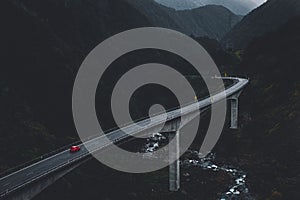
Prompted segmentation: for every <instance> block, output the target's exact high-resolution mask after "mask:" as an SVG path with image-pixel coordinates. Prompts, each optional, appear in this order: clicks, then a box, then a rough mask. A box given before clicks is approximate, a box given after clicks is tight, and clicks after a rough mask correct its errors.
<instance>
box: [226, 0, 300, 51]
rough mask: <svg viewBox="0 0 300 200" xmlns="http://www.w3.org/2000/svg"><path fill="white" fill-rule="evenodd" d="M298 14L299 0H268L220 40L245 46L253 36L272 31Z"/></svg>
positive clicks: (235, 45) (299, 13)
mask: <svg viewBox="0 0 300 200" xmlns="http://www.w3.org/2000/svg"><path fill="white" fill-rule="evenodd" d="M297 15H300V1H299V0H288V1H286V0H269V1H268V2H267V3H265V4H263V5H262V6H261V7H259V8H257V9H255V10H254V11H252V12H251V13H250V14H248V15H247V16H245V17H244V18H243V20H242V21H241V22H239V23H238V24H237V25H236V26H235V27H234V28H233V29H232V30H231V31H230V32H229V33H227V34H226V36H225V37H224V39H223V40H222V42H223V44H224V45H225V46H229V47H233V48H240V49H241V48H242V49H243V48H245V47H246V46H247V45H248V44H249V43H250V42H251V41H252V40H253V39H254V38H256V37H259V36H262V35H263V34H265V33H267V32H270V31H274V30H276V29H277V28H278V27H280V26H281V25H283V24H284V23H286V22H287V21H288V20H289V19H291V18H293V17H295V16H297Z"/></svg>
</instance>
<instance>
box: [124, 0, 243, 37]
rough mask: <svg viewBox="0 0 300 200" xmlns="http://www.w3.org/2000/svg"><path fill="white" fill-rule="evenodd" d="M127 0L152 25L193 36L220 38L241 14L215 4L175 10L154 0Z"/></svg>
mask: <svg viewBox="0 0 300 200" xmlns="http://www.w3.org/2000/svg"><path fill="white" fill-rule="evenodd" d="M127 2H128V3H129V4H131V5H132V6H133V7H135V8H136V9H137V10H139V11H140V12H141V13H142V14H144V15H145V17H146V18H147V19H148V20H149V21H150V22H151V23H152V24H153V25H155V26H157V27H163V28H169V29H173V30H177V31H180V32H182V33H185V34H187V35H193V36H195V37H204V36H207V37H209V38H211V39H216V40H220V39H222V38H223V37H224V36H225V34H226V33H228V32H229V31H230V30H231V29H232V27H234V25H236V24H237V23H238V22H239V21H240V20H241V19H242V16H239V15H235V14H234V13H232V12H231V11H230V10H229V9H227V8H225V7H223V6H217V5H208V6H203V7H199V8H195V9H192V10H180V11H176V10H175V9H172V8H168V7H166V6H163V5H160V4H159V3H156V2H155V1H154V0H143V1H141V0H127Z"/></svg>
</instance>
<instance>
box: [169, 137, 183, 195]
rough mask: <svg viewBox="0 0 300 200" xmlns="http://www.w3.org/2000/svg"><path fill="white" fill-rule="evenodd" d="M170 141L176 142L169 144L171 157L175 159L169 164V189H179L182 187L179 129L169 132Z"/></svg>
mask: <svg viewBox="0 0 300 200" xmlns="http://www.w3.org/2000/svg"><path fill="white" fill-rule="evenodd" d="M168 137H169V142H171V140H174V141H173V142H174V144H173V145H170V146H169V159H170V160H175V162H173V163H172V162H170V165H169V190H170V191H178V190H179V188H180V166H179V155H180V154H179V153H180V152H179V151H180V149H179V131H174V132H169V133H168Z"/></svg>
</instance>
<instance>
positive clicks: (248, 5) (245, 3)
mask: <svg viewBox="0 0 300 200" xmlns="http://www.w3.org/2000/svg"><path fill="white" fill-rule="evenodd" d="M155 1H156V2H158V3H160V4H162V5H165V6H167V7H170V8H174V9H176V10H187V9H194V8H198V7H202V6H206V5H220V6H224V7H226V8H228V9H229V10H231V11H232V12H234V13H235V14H237V15H246V14H248V13H249V12H250V11H251V10H253V9H254V8H256V7H257V6H258V5H257V3H255V2H253V1H251V0H155Z"/></svg>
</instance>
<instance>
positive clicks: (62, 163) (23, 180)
mask: <svg viewBox="0 0 300 200" xmlns="http://www.w3.org/2000/svg"><path fill="white" fill-rule="evenodd" d="M226 79H229V80H233V81H234V84H233V85H232V86H231V87H229V88H227V89H226V90H225V92H224V91H223V92H220V93H217V94H215V95H213V96H212V97H208V98H206V99H204V100H201V101H199V102H195V103H192V104H190V105H188V106H186V107H184V108H182V109H177V110H173V111H170V112H168V113H167V121H171V120H172V119H174V118H179V117H181V116H182V115H185V114H189V113H191V112H195V111H196V110H198V109H199V108H200V109H204V108H207V107H208V106H210V105H211V104H212V103H215V102H218V101H220V100H223V99H225V98H226V97H228V96H231V95H233V94H235V93H236V92H238V91H240V90H242V89H243V88H244V87H245V86H246V85H247V83H248V80H246V79H240V78H226ZM164 116H165V115H157V116H155V117H153V118H152V119H153V121H151V124H152V123H153V122H154V125H155V124H157V125H159V124H161V123H162V122H164V119H165V118H164ZM149 120H150V119H145V120H142V121H140V122H138V123H139V124H140V125H141V127H140V129H139V130H137V129H136V126H132V125H128V126H126V127H125V128H124V129H126V130H127V133H131V135H135V134H138V133H139V132H141V131H143V127H142V126H143V125H147V124H148V123H149V122H150V121H149ZM103 137H108V138H109V139H110V140H111V141H113V142H119V141H121V140H124V139H126V138H128V137H129V135H127V134H125V133H124V132H123V131H121V130H120V129H119V130H115V131H112V132H110V133H108V134H106V136H100V137H96V138H94V139H91V140H88V141H86V142H84V145H83V144H80V147H81V150H80V151H79V152H77V153H70V152H69V149H67V150H63V151H61V152H59V153H57V154H55V155H52V156H51V157H48V158H45V159H43V160H40V161H38V162H36V163H34V164H32V165H30V166H27V167H24V168H23V169H20V170H18V171H16V172H13V173H11V174H9V175H7V176H5V177H2V178H0V197H3V196H5V195H6V194H8V193H10V192H13V191H15V190H17V189H19V188H22V187H23V186H25V185H27V184H30V183H31V182H33V181H35V180H37V179H40V178H42V177H44V176H46V175H48V174H51V173H52V172H54V171H56V170H58V169H61V168H63V167H66V166H68V165H71V164H74V163H75V162H77V161H79V160H81V159H83V158H86V157H88V156H90V153H89V152H88V150H87V149H86V147H85V145H86V146H87V147H88V148H89V149H90V148H91V149H93V150H95V151H98V150H101V149H103V148H105V147H107V146H109V145H110V144H111V142H108V141H107V139H104V138H103Z"/></svg>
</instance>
